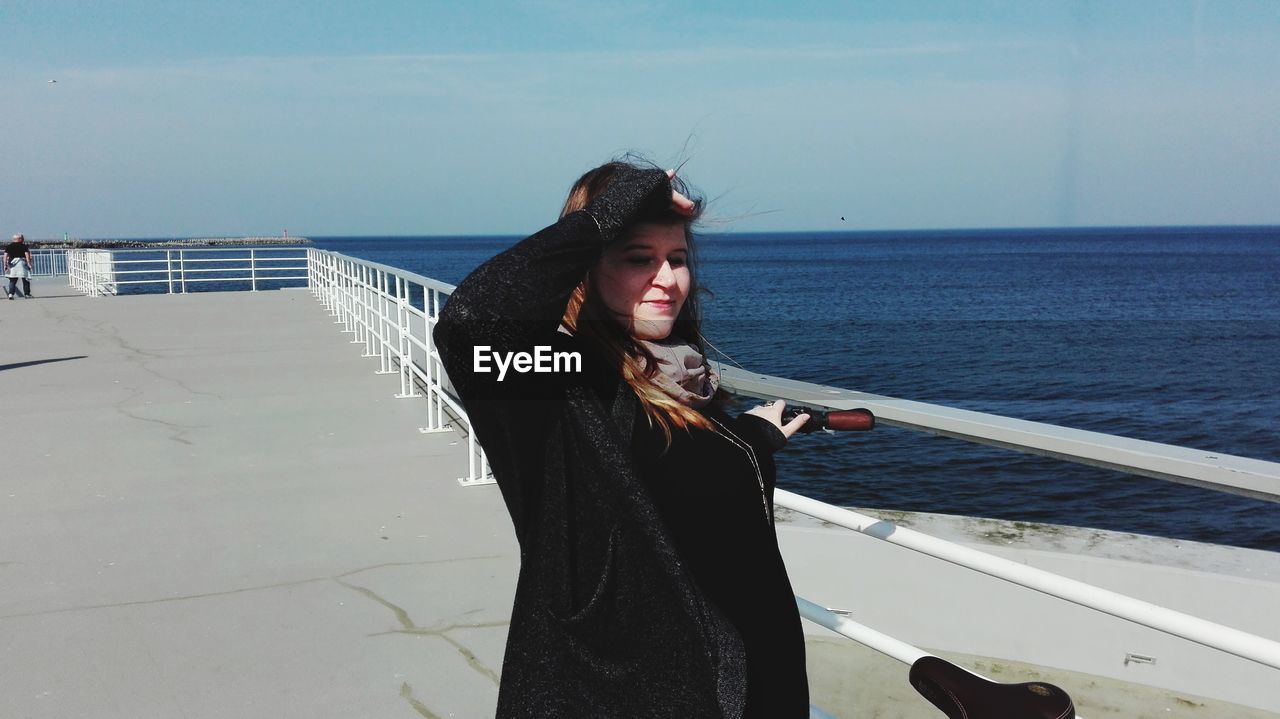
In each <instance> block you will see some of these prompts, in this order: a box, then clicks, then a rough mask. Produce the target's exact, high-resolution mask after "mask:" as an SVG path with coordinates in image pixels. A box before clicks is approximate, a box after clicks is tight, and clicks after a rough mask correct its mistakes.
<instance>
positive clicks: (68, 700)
mask: <svg viewBox="0 0 1280 719" xmlns="http://www.w3.org/2000/svg"><path fill="white" fill-rule="evenodd" d="M35 290H36V293H37V299H35V300H15V301H12V302H9V301H3V300H0V332H2V333H3V335H4V337H5V341H4V343H3V345H0V394H2V395H3V403H4V407H5V413H4V417H3V420H0V421H3V424H4V436H5V440H4V450H3V453H4V463H3V471H0V717H6V718H14V719H19V718H20V719H38V718H44V717H48V718H49V719H55V718H56V719H66V718H67V717H88V716H92V717H97V718H101V719H105V718H108V717H110V718H119V719H125V718H130V719H139V718H142V717H156V718H157V719H160V718H164V719H171V718H173V717H186V718H188V719H197V718H203V717H378V718H382V717H451V716H456V717H483V716H492V714H493V707H494V704H495V702H496V698H497V675H498V671H499V669H500V667H501V658H502V646H503V642H504V641H505V636H506V622H507V620H508V618H509V614H510V602H511V595H512V592H513V590H514V580H515V576H516V566H517V558H516V547H515V541H514V538H513V535H512V532H511V529H510V524H509V521H508V519H507V517H506V514H505V512H504V511H503V510H502V504H501V499H500V497H499V495H498V492H497V488H496V487H493V486H485V487H469V488H462V487H460V486H459V485H458V483H457V481H456V478H457V477H458V476H460V475H461V474H463V473H465V469H466V466H465V453H464V452H463V451H462V448H461V446H460V445H459V444H458V442H459V438H458V437H457V436H456V435H454V434H452V433H442V434H422V433H420V432H419V431H418V429H417V428H418V427H419V426H420V425H421V424H422V423H423V422H422V413H423V412H424V405H423V403H422V402H421V400H420V399H419V400H412V399H396V398H394V396H393V395H394V394H395V393H396V392H397V391H398V389H399V384H398V380H397V378H396V377H394V376H379V375H377V374H375V370H376V369H377V367H376V363H375V362H374V360H369V359H363V358H361V357H360V351H359V349H358V348H357V347H355V346H353V345H350V344H347V342H346V340H347V339H349V336H348V335H343V334H341V333H340V331H339V330H340V327H335V326H334V325H333V324H332V318H330V317H329V316H328V315H327V313H325V312H324V311H323V308H322V307H321V306H320V305H319V304H318V303H317V302H316V301H315V299H313V298H312V296H311V294H310V293H309V292H307V291H305V290H301V291H299V290H283V291H278V292H262V293H250V292H237V293H218V294H199V295H197V294H192V295H165V296H145V297H112V298H86V297H81V296H78V295H77V294H76V293H74V292H73V291H72V290H70V289H68V288H65V287H62V286H58V285H57V284H56V281H54V280H50V281H48V282H40V283H38V286H37V287H36V288H35ZM371 363H372V364H371Z"/></svg>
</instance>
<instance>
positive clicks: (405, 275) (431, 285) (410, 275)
mask: <svg viewBox="0 0 1280 719" xmlns="http://www.w3.org/2000/svg"><path fill="white" fill-rule="evenodd" d="M321 252H327V254H329V255H331V256H333V257H336V258H338V259H339V260H342V261H344V262H354V263H356V264H358V265H363V266H364V267H369V268H372V269H375V270H382V271H383V272H386V273H387V274H389V275H391V276H393V277H399V278H400V279H402V280H408V281H409V282H412V283H414V284H417V285H420V286H422V287H423V288H425V289H431V290H437V291H439V292H443V293H445V294H453V291H454V290H455V289H457V286H456V285H451V284H449V283H448V282H441V281H440V280H433V279H431V278H430V277H423V276H422V275H419V274H417V273H414V272H408V271H405V270H402V269H400V268H399V267H392V266H391V265H383V264H379V263H377V262H369V261H368V260H361V259H357V258H355V257H350V256H348V255H344V254H341V253H339V252H328V251H327V250H321Z"/></svg>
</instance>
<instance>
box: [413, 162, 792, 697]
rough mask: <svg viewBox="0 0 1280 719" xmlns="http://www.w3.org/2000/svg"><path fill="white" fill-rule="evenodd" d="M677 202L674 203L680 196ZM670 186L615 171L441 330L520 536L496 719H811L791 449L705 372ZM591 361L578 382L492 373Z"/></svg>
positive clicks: (468, 287) (781, 432) (452, 306)
mask: <svg viewBox="0 0 1280 719" xmlns="http://www.w3.org/2000/svg"><path fill="white" fill-rule="evenodd" d="M673 183H674V187H673ZM682 189H683V185H682V184H681V183H679V182H678V181H675V180H674V173H673V172H663V171H662V170H656V169H644V168H641V167H637V166H635V165H631V164H627V163H622V162H611V163H607V164H605V165H602V166H600V167H598V168H596V169H594V170H592V171H590V172H588V173H586V174H585V175H583V177H582V178H581V179H580V180H579V181H578V182H577V183H576V184H575V185H574V187H573V189H572V191H571V192H570V194H569V198H568V199H567V200H566V202H565V206H564V210H563V212H562V214H561V217H560V220H559V222H557V223H556V224H554V225H552V226H550V227H548V228H546V229H544V230H542V231H541V232H539V233H537V234H535V235H533V236H532V237H529V238H528V239H526V240H524V241H522V242H520V243H519V244H517V245H515V246H514V247H512V248H511V249H509V250H507V251H505V252H503V253H501V254H499V255H498V256H496V257H494V258H493V259H491V260H489V261H488V262H486V263H485V264H483V265H481V266H480V267H479V268H478V269H476V270H475V271H474V272H472V273H471V275H470V276H468V277H467V278H466V279H465V280H463V282H462V284H460V285H459V286H458V288H457V290H456V291H455V292H454V293H453V295H452V296H451V297H450V298H449V301H448V303H447V305H446V306H445V308H444V310H443V311H442V312H441V314H440V319H439V323H438V325H437V327H436V330H435V332H434V336H435V340H436V343H437V346H438V347H439V350H440V354H441V356H442V357H443V358H444V362H445V367H446V369H447V371H448V374H449V377H450V379H451V380H452V381H453V384H454V387H455V389H456V391H457V393H458V395H459V397H460V398H461V399H462V402H463V405H464V406H465V408H466V410H467V414H468V416H469V417H470V420H471V423H472V426H473V428H474V430H475V432H476V436H477V438H478V439H479V441H480V442H481V444H482V446H484V448H485V450H486V452H487V454H488V456H489V459H490V462H491V465H492V468H493V474H494V477H495V478H496V479H497V481H498V484H499V486H500V488H501V490H502V496H503V499H504V500H505V502H506V505H507V509H508V511H509V512H510V514H511V519H512V522H513V524H514V525H515V531H516V537H517V539H518V541H519V543H520V556H521V568H520V577H519V580H518V582H517V586H516V596H515V605H514V607H513V609H512V616H511V626H510V630H509V634H508V638H507V651H506V657H505V659H504V662H503V669H502V686H501V690H500V692H499V698H498V716H500V717H540V718H541V717H682V718H684V717H742V716H747V717H770V718H773V717H783V718H786V717H805V716H808V688H807V681H806V676H805V666H804V638H803V634H802V632H801V628H800V619H799V615H798V613H797V610H796V605H795V600H794V598H793V594H792V590H791V585H790V582H789V580H788V579H787V574H786V570H785V568H784V567H783V564H782V559H781V556H780V554H779V552H778V545H777V538H776V535H775V533H774V528H773V515H772V510H773V502H772V497H773V483H774V477H775V470H774V464H773V458H772V455H773V452H774V451H776V450H777V449H779V448H781V447H782V446H783V445H784V444H785V443H786V440H787V437H789V436H790V435H791V434H792V433H794V432H795V431H796V430H797V429H799V427H800V426H801V425H802V424H803V423H804V421H805V419H807V417H806V416H804V415H801V416H800V417H797V418H796V419H795V420H793V421H792V422H790V423H788V424H787V425H785V426H784V425H782V423H781V416H782V410H783V406H782V403H781V402H779V403H775V404H773V405H772V406H768V407H759V408H756V409H754V410H752V411H751V412H749V413H748V414H746V415H743V416H741V417H739V418H737V419H731V418H730V417H728V416H726V415H725V413H724V412H723V410H722V409H721V404H722V399H723V397H722V394H721V393H719V392H718V391H717V382H718V378H717V377H716V376H715V374H714V373H713V372H711V371H710V368H709V366H708V365H707V364H706V362H705V360H704V359H703V347H702V336H701V333H700V331H699V321H698V314H697V301H696V289H697V285H696V281H695V273H694V265H693V246H692V234H691V232H690V227H691V225H692V223H693V222H694V220H695V219H696V218H697V216H698V214H699V211H700V203H699V202H695V201H693V200H690V199H688V198H687V197H685V194H684V193H683V192H682V191H681V190H682ZM538 346H543V347H550V348H551V351H553V352H573V353H577V355H578V356H580V357H581V358H582V362H581V367H580V371H577V370H578V369H579V368H577V367H575V368H574V370H575V371H563V370H562V371H560V372H558V373H552V374H542V373H527V374H518V373H515V372H509V373H507V374H506V376H505V377H504V378H503V379H502V380H498V374H497V373H495V372H482V371H477V370H479V369H480V368H481V367H482V364H483V363H481V362H478V360H479V359H480V356H481V353H487V354H488V355H491V356H496V357H501V356H508V357H509V356H511V355H510V354H509V353H516V352H527V353H530V354H533V353H534V351H535V348H536V347H538Z"/></svg>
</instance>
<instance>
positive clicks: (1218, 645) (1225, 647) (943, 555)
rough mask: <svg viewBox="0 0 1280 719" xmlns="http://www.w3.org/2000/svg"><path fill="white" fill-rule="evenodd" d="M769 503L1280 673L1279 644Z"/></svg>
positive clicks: (903, 534) (779, 496) (916, 538)
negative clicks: (1246, 660) (1210, 648)
mask: <svg viewBox="0 0 1280 719" xmlns="http://www.w3.org/2000/svg"><path fill="white" fill-rule="evenodd" d="M774 503H775V504H777V505H778V506H781V507H786V508H787V509H792V510H795V511H797V512H800V513H801V514H807V515H809V516H810V517H816V518H818V519H821V520H823V521H824V522H830V523H831V524H835V525H839V526H841V527H845V528H847V529H852V530H854V531H855V532H860V533H862V534H865V535H867V536H869V537H875V538H876V539H880V540H883V541H886V542H889V543H890V544H896V545H898V546H900V547H906V548H907V549H912V550H915V551H917V552H920V553H922V554H927V555H929V556H930V557H934V558H936V559H941V560H944V561H947V562H951V563H952V564H956V565H959V566H962V567H965V568H968V569H972V570H974V571H976V572H981V573H983V574H986V575H988V576H992V577H996V578H997V579H1003V580H1005V581H1007V582H1012V583H1014V584H1017V585H1019V586H1023V587H1026V588H1028V589H1034V590H1036V591H1038V592H1042V593H1044V594H1048V595H1050V596H1054V597H1058V598H1059V599H1064V600H1066V601H1068V602H1072V603H1074V604H1079V605H1080V606H1083V607H1088V608H1090V609H1094V610H1097V611H1099V612H1103V613H1105V614H1110V615H1111V616H1113V617H1119V618H1121V619H1125V620H1128V621H1131V622H1134V623H1136V624H1141V625H1143V626H1145V627H1150V628H1152V629H1157V630H1159V631H1162V632H1164V633H1166V634H1172V635H1174V636H1178V637H1182V638H1183V639H1186V640H1189V641H1192V642H1195V643H1197V644H1203V645H1204V646H1207V647H1212V648H1214V649H1218V650H1220V651H1224V652H1226V653H1228V654H1234V655H1235V656H1238V657H1241V658H1243V659H1248V660H1250V661H1254V662H1258V663H1259V664H1265V665H1266V666H1269V667H1274V668H1276V669H1280V642H1275V641H1272V640H1270V639H1265V638H1263V637H1259V636H1255V635H1253V634H1249V633H1248V632H1244V631H1241V630H1239V629H1233V628H1231V627H1228V626H1224V625H1222V624H1216V623H1214V622H1210V621H1208V620H1205V619H1200V618H1199V617H1193V616H1191V615H1189V614H1183V613H1182V612H1177V611H1174V610H1172V609H1167V608H1165V607H1161V606H1159V605H1156V604H1152V603H1150V602H1145V601H1143V600H1141V599H1134V598H1133V597H1128V596H1125V595H1123V594H1119V593H1117V592H1112V591H1110V590H1107V589H1102V588H1100V587H1095V586H1093V585H1090V584H1086V583H1085V582H1081V581H1077V580H1075V579H1068V578H1067V577H1062V576H1059V575H1057V574H1053V573H1052V572H1046V571H1044V570H1042V569H1036V568H1034V567H1029V566H1027V565H1025V564H1020V563H1018V562H1014V561H1011V560H1008V559H1004V558H1001V557H997V556H995V555H992V554H987V553H986V552H980V551H978V550H976V549H971V548H969V547H965V546H962V545H959V544H956V543H954V542H948V541H946V540H942V539H938V538H937V537H931V536H929V535H927V534H924V533H922V532H917V531H915V530H912V529H907V528H906V527H900V526H898V525H896V524H894V523H893V522H889V521H886V520H882V519H876V518H875V517H868V516H867V515H865V514H859V513H857V512H854V511H852V510H849V509H844V508H842V507H836V506H834V505H830V504H827V503H825V502H819V501H818V500H816V499H810V498H809V497H805V496H803V495H800V494H795V493H794V492H788V491H786V490H784V489H778V490H775V495H774Z"/></svg>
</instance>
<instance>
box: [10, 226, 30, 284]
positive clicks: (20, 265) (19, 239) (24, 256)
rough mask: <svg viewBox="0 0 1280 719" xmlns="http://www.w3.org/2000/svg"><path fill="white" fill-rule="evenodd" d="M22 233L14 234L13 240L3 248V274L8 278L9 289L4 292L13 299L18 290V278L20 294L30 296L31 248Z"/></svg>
mask: <svg viewBox="0 0 1280 719" xmlns="http://www.w3.org/2000/svg"><path fill="white" fill-rule="evenodd" d="M25 239H26V238H24V237H23V236H22V235H14V236H13V242H10V243H9V244H8V245H6V246H5V248H4V267H5V275H6V276H7V277H8V278H9V289H8V291H7V292H6V293H5V294H6V295H8V297H9V299H13V295H14V293H16V292H17V291H18V280H22V296H23V297H27V298H30V297H31V248H30V247H28V246H27V245H26V243H25Z"/></svg>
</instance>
